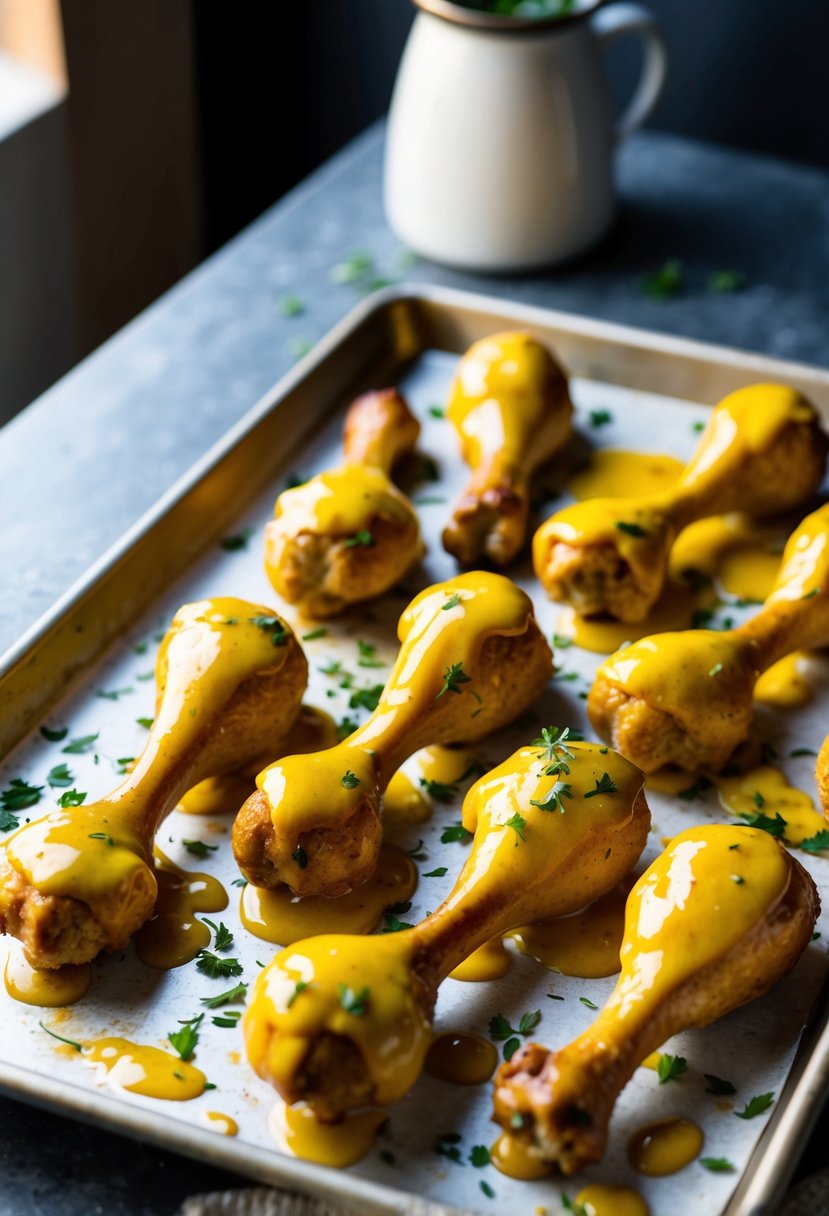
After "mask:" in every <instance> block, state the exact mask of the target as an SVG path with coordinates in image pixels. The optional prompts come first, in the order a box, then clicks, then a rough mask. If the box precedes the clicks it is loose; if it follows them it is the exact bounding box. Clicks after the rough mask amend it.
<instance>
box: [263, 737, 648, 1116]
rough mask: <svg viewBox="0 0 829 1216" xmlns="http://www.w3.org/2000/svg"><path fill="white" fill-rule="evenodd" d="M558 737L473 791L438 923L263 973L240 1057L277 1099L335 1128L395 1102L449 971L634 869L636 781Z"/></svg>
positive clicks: (316, 950)
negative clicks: (304, 1104)
mask: <svg viewBox="0 0 829 1216" xmlns="http://www.w3.org/2000/svg"><path fill="white" fill-rule="evenodd" d="M567 735H568V732H567V731H564V732H558V731H556V730H555V728H551V729H550V730H548V731H545V738H544V740H537V741H536V744H542V747H541V749H540V750H539V747H538V746H537V745H533V746H531V747H524V748H521V749H520V750H519V751H517V752H516V753H515V754H514V755H513V756H511V757H510V759H509V760H507V761H506V762H505V763H504V764H502V765H500V766H499V767H498V768H495V769H493V770H492V771H491V772H490V773H488V774H487V775H486V776H484V777H482V778H481V779H480V780H479V781H478V782H476V784H475V785H474V786H473V787H472V788H471V790H470V791H469V793H468V794H467V795H466V798H465V800H464V806H463V823H464V826H465V827H466V828H467V829H468V830H469V831H470V832H471V831H474V833H475V838H474V841H473V843H472V850H471V852H470V854H469V857H468V858H467V861H466V864H465V865H464V867H463V869H462V871H461V873H460V875H459V877H458V880H457V882H456V883H455V886H454V888H453V889H452V891H451V893H450V894H449V895H448V896H447V898H446V899H445V900H444V901H443V903H442V904H441V905H440V907H439V908H438V909H437V911H436V912H433V913H432V914H431V915H430V916H428V917H427V918H426V919H425V920H424V921H422V922H421V923H420V924H419V925H416V926H415V927H414V928H413V929H404V930H402V931H401V932H399V933H394V934H389V935H387V936H384V937H349V936H346V935H339V936H335V935H330V936H322V937H316V938H310V939H308V940H306V941H304V942H298V943H296V944H295V945H293V946H290V947H289V948H288V949H286V950H283V951H282V952H281V953H280V954H278V955H277V956H276V958H275V959H274V960H273V962H271V963H270V964H269V966H268V967H267V968H266V969H265V970H264V971H263V972H262V974H261V975H260V976H259V979H258V981H257V984H256V988H255V990H254V994H253V999H252V1001H251V1004H250V1007H249V1010H248V1013H247V1016H246V1019H245V1040H246V1044H247V1052H248V1058H249V1059H250V1061H251V1063H252V1065H253V1067H254V1068H255V1069H256V1071H257V1072H258V1073H259V1075H260V1076H261V1077H263V1078H265V1079H266V1080H268V1081H270V1082H271V1084H273V1085H274V1086H275V1087H276V1088H277V1089H278V1090H279V1092H280V1093H281V1094H282V1096H283V1097H284V1098H285V1099H286V1101H288V1102H296V1101H298V1100H300V1099H305V1100H306V1101H308V1102H309V1103H310V1104H311V1106H312V1107H313V1108H314V1111H315V1112H316V1114H317V1115H318V1116H319V1117H320V1118H322V1119H324V1120H335V1119H337V1118H338V1117H339V1116H340V1115H342V1114H343V1113H344V1112H345V1111H348V1110H351V1109H353V1108H355V1107H358V1106H362V1105H364V1104H365V1103H367V1102H379V1103H381V1104H385V1103H389V1102H396V1101H397V1100H398V1099H400V1098H402V1097H403V1095H404V1094H405V1093H406V1092H407V1091H408V1090H409V1089H410V1088H411V1086H412V1085H413V1084H414V1082H415V1080H416V1079H417V1077H418V1075H419V1073H420V1071H421V1068H422V1065H423V1058H424V1056H425V1054H426V1051H427V1049H428V1046H429V1042H430V1040H431V1035H432V1031H431V1020H432V1013H433V1010H434V1006H435V1001H436V999H437V990H438V986H439V985H440V984H441V983H442V981H443V980H444V979H445V978H446V976H447V975H448V974H449V973H450V971H452V970H453V968H455V967H456V966H457V965H458V964H459V963H460V962H462V961H463V960H464V959H465V958H466V957H468V956H469V954H471V953H472V952H473V951H474V950H476V949H477V948H478V947H479V946H481V945H483V944H484V943H485V942H487V941H489V940H490V939H491V938H492V937H494V936H495V935H497V934H503V933H506V932H508V931H509V930H510V929H514V928H516V927H517V926H519V925H522V924H526V923H527V922H528V921H533V920H538V919H539V918H540V917H548V916H567V915H569V914H570V913H572V912H576V911H578V909H579V908H582V907H584V905H585V904H586V903H589V902H591V901H592V900H595V899H598V898H599V897H600V896H602V895H604V894H605V893H606V892H607V891H609V890H611V889H612V888H613V887H615V886H616V884H617V883H618V882H620V881H621V879H622V878H623V877H624V876H625V874H627V873H628V872H629V871H630V869H631V868H632V867H633V866H634V865H635V863H636V861H637V859H638V857H639V855H640V853H641V852H642V849H643V848H644V846H645V841H646V840H647V836H648V829H649V826H650V812H649V811H648V806H647V803H646V801H645V795H644V793H643V785H644V779H643V777H642V774H641V773H640V772H639V771H638V769H636V768H634V766H633V765H632V764H629V763H628V762H627V761H626V760H623V759H622V757H621V756H618V755H616V754H615V753H614V752H612V751H610V750H609V749H606V748H600V747H599V745H598V744H590V743H573V742H571V741H570V740H568V737H567ZM344 991H349V992H351V993H352V994H354V999H355V1000H358V1001H359V1004H360V1006H361V1007H360V1009H359V1011H357V1010H356V1009H355V1008H354V1005H353V1001H352V1002H348V1001H346V1002H344V1001H343V997H342V993H343V992H344Z"/></svg>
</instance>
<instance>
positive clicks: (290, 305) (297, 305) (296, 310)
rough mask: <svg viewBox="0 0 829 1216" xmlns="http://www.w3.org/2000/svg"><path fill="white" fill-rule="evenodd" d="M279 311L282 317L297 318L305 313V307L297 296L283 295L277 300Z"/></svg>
mask: <svg viewBox="0 0 829 1216" xmlns="http://www.w3.org/2000/svg"><path fill="white" fill-rule="evenodd" d="M279 311H280V312H281V313H282V315H283V317H298V316H300V315H301V314H302V313H304V312H305V305H304V304H303V303H302V300H300V299H299V297H298V296H292V295H285V296H282V297H281V298H280V300H279Z"/></svg>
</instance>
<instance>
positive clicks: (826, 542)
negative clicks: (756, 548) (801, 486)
mask: <svg viewBox="0 0 829 1216" xmlns="http://www.w3.org/2000/svg"><path fill="white" fill-rule="evenodd" d="M827 587H829V506H823V507H820V508H819V509H818V510H817V511H813V512H812V514H811V515H807V516H806V518H805V519H804V520H803V521H802V522H801V523H800V524H799V525H798V526H797V528H796V529H795V531H794V532H793V533H792V534H791V536H790V537H789V539H788V541H787V542H786V547H785V549H784V550H783V558H782V561H781V563H780V569H779V571H778V574H777V580H776V582H775V584H774V587H773V588H772V590H771V593H770V594H769V596H768V597H767V599H766V603H767V604H785V603H791V602H792V601H798V600H806V599H811V598H812V597H814V596H815V595H821V594H822V595H825V594H826V590H827Z"/></svg>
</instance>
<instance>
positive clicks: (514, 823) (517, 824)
mask: <svg viewBox="0 0 829 1216" xmlns="http://www.w3.org/2000/svg"><path fill="white" fill-rule="evenodd" d="M502 826H503V827H505V828H512V830H513V832H515V835H516V836H517V837H518V840H516V842H515V845H516V848H517V847H518V841H519V840H520V841H521V842H522V843H523V842H524V839H525V837H524V828H525V827H526V826H527V821H526V819H525V818H524V816H523V815H519V813H518V811H516V812H515V814H514V815H510V817H509V819H507V820H506V822H505V823H504V824H502Z"/></svg>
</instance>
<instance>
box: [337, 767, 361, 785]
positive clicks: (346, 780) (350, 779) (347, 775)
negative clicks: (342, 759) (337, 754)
mask: <svg viewBox="0 0 829 1216" xmlns="http://www.w3.org/2000/svg"><path fill="white" fill-rule="evenodd" d="M359 784H360V778H359V777H358V776H357V775H356V773H352V771H351V769H350V768H347V769H346V770H345V772H344V773H343V775H342V777H341V778H340V785H341V786H342V787H343V789H346V790H356V788H357V786H358V785H359Z"/></svg>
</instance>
